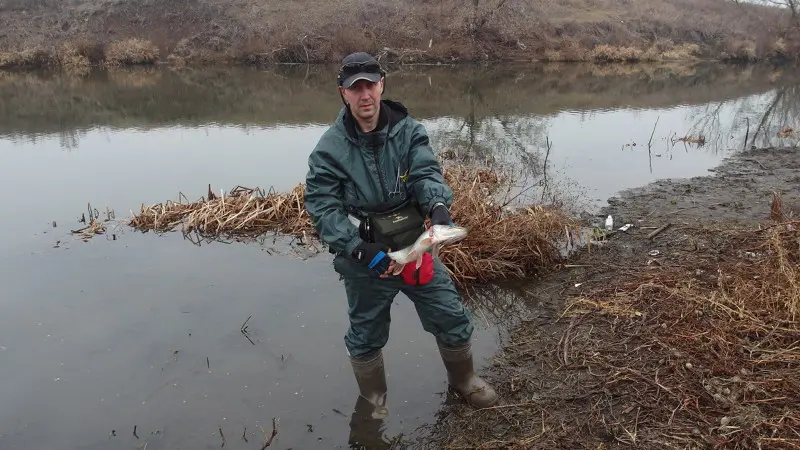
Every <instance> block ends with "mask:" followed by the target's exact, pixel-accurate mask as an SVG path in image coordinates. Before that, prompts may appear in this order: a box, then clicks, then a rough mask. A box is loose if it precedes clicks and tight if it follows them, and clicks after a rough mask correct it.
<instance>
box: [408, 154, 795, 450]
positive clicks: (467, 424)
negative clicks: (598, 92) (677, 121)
mask: <svg viewBox="0 0 800 450" xmlns="http://www.w3.org/2000/svg"><path fill="white" fill-rule="evenodd" d="M796 151H797V150H796V149H794V148H758V149H750V150H746V151H742V152H740V153H737V154H735V155H734V156H731V157H729V158H727V159H726V160H724V161H723V162H722V163H721V164H720V165H718V166H717V167H716V168H714V169H713V170H711V171H710V172H712V173H711V174H709V175H704V176H699V177H694V178H691V179H666V180H660V181H656V182H653V183H650V184H648V185H645V186H641V187H637V188H633V189H628V190H625V191H623V192H622V193H621V194H620V195H619V196H618V197H612V198H611V199H609V201H608V205H607V206H605V207H603V208H601V209H600V211H598V217H597V219H598V220H599V219H601V217H599V216H602V217H605V216H606V215H609V214H610V215H612V216H613V217H614V221H615V225H614V228H615V229H617V228H619V226H622V225H623V224H626V223H632V224H634V227H633V228H632V229H631V230H629V231H627V232H615V233H613V234H612V235H611V236H609V237H608V238H607V239H605V240H601V241H600V242H598V245H594V244H593V245H592V247H591V250H587V249H584V250H582V251H581V252H579V253H578V254H577V255H575V256H573V257H572V258H571V259H570V260H569V261H568V264H566V265H565V267H563V268H561V269H560V270H556V271H554V272H551V273H549V274H548V275H545V276H543V277H541V278H540V279H538V280H535V281H531V283H529V286H527V287H526V289H525V290H526V291H529V292H530V293H531V294H532V299H533V300H534V301H536V302H537V303H538V304H545V305H554V306H552V307H551V308H552V309H551V308H545V310H544V311H535V310H534V311H532V314H533V316H534V317H531V318H524V317H523V318H522V319H521V320H519V321H517V322H516V324H515V325H513V326H511V327H510V330H509V331H508V332H509V335H508V336H509V337H508V338H507V341H506V342H504V343H502V344H501V348H500V350H499V351H498V352H497V354H495V355H494V357H493V360H492V361H491V362H490V363H489V367H487V368H481V369H480V370H479V372H480V373H481V374H482V375H484V376H486V377H487V378H488V380H490V381H491V382H493V383H494V384H495V386H496V389H497V390H498V393H500V394H501V396H502V398H503V401H504V405H503V406H502V408H490V409H487V410H481V411H472V410H470V409H469V408H468V407H465V406H463V405H454V406H446V407H443V410H442V413H441V418H440V419H439V420H438V421H437V422H436V423H435V424H432V425H430V426H427V427H424V428H427V430H426V433H425V434H426V435H425V440H424V442H425V444H421V447H416V446H415V447H414V448H434V447H436V448H515V449H516V448H519V449H522V448H525V449H530V448H598V446H600V448H604V447H606V446H609V445H620V444H625V445H633V444H636V445H638V447H637V448H677V447H681V448H685V446H686V445H690V446H691V445H697V446H703V445H711V444H713V443H715V444H717V445H722V444H723V443H727V444H729V445H732V446H736V445H748V444H749V445H767V443H769V445H778V446H779V447H780V445H779V444H780V443H781V442H785V443H786V445H787V446H789V447H787V448H794V447H795V446H797V445H798V444H800V440H798V439H797V433H798V432H800V421H798V420H796V418H795V419H792V418H789V419H788V420H785V421H784V422H783V423H782V424H781V425H780V426H777V425H776V426H777V428H775V431H773V432H772V433H773V434H772V435H769V434H767V433H769V432H768V430H766V429H765V428H764V426H765V425H764V424H765V423H770V424H774V423H776V422H774V420H776V419H775V417H776V416H775V415H774V414H777V415H778V416H779V415H780V413H779V411H780V410H781V408H783V407H789V405H791V404H793V402H796V401H800V399H799V398H796V395H798V394H800V390H796V388H797V387H798V386H797V384H798V383H797V381H794V382H789V383H788V384H784V385H782V387H781V388H780V390H781V391H782V392H783V393H784V395H785V396H783V397H780V398H778V397H775V396H773V395H771V394H767V395H766V397H764V398H761V397H762V396H761V394H760V392H755V391H753V389H755V388H754V387H753V386H758V385H762V384H764V383H769V381H765V380H773V379H778V378H786V377H791V376H792V375H791V373H794V372H795V371H800V364H797V363H796V362H794V363H793V362H786V363H780V364H777V365H775V364H769V363H761V362H759V361H757V360H751V359H748V358H747V357H746V355H747V353H746V349H747V348H748V345H749V344H748V343H749V342H751V339H758V341H757V342H759V343H760V344H759V345H764V346H765V347H767V348H772V347H771V346H772V345H777V349H780V348H785V347H783V346H784V345H787V344H788V343H787V344H783V343H777V344H773V343H767V341H766V340H764V341H762V340H761V339H765V337H764V335H761V334H760V332H756V331H753V333H757V334H758V336H759V337H758V338H755V337H750V338H748V339H747V340H742V341H741V342H739V341H736V340H735V338H734V337H733V336H736V334H735V333H738V332H739V331H737V330H740V329H741V327H742V326H745V327H747V326H750V325H748V324H749V322H747V321H749V320H754V321H758V323H761V324H762V325H763V326H766V327H778V326H780V324H781V323H784V322H783V319H782V318H781V317H782V315H783V314H788V311H787V309H791V301H794V302H795V303H797V302H798V301H799V300H798V299H797V298H794V297H792V295H794V294H790V297H789V300H788V301H789V302H790V303H789V304H787V305H786V306H782V305H780V304H779V305H773V306H772V307H766V306H763V307H761V308H777V309H770V310H769V311H770V312H764V311H762V310H759V309H745V307H746V306H747V304H748V303H747V302H751V303H753V302H759V301H762V299H763V301H767V300H768V298H764V297H762V296H761V294H757V293H756V291H754V290H753V289H756V287H755V285H754V282H753V280H752V277H750V278H751V279H750V280H749V281H748V279H747V277H745V278H741V279H740V278H736V275H729V276H728V277H727V278H728V279H729V280H731V281H729V283H730V284H734V283H739V284H735V286H737V287H736V288H735V289H738V291H737V290H729V289H725V288H723V287H721V286H717V282H716V281H715V280H716V273H717V271H721V272H720V273H721V274H723V275H724V274H725V273H726V272H727V273H731V274H735V273H737V272H736V270H742V271H743V272H742V273H743V274H745V275H746V274H750V275H752V274H753V273H755V272H753V271H754V270H757V269H755V267H760V266H757V265H753V266H752V267H753V269H737V267H741V266H742V264H748V261H747V257H746V255H750V253H742V252H744V251H745V250H748V248H751V247H753V241H754V240H756V239H759V238H760V236H762V235H764V236H765V235H766V232H768V231H769V230H780V229H781V227H782V225H781V224H787V225H785V227H789V228H787V229H786V230H787V231H782V232H783V233H789V234H790V235H794V234H792V233H795V234H796V233H797V231H795V230H796V228H793V225H792V224H793V223H797V222H796V218H797V216H798V215H799V214H800V185H798V183H797V181H798V177H797V175H796V173H797V169H800V161H798V159H797V157H796V156H797V153H796ZM776 198H777V199H778V200H777V204H778V207H777V208H776V200H775V199H776ZM776 209H777V210H778V212H776ZM781 214H782V218H778V217H777V216H781ZM776 215H777V216H776ZM793 220H795V221H794V222H793ZM590 226H592V225H590ZM593 226H598V225H597V224H594V225H593ZM759 230H765V231H759ZM770 239H777V238H776V237H775V238H770ZM739 242H742V243H741V244H739ZM769 242H772V243H773V244H774V242H776V241H774V240H772V241H769ZM745 243H746V244H745ZM764 245H766V244H764ZM741 247H744V250H742V248H741ZM759 248H763V247H759ZM748 251H751V250H748ZM753 251H754V252H756V253H755V254H756V255H758V254H761V253H760V252H761V251H760V250H752V251H751V252H753ZM779 253H780V252H779ZM768 254H769V253H768ZM742 255H745V256H742ZM791 255H793V253H791V254H790V257H792V258H793V256H791ZM749 264H755V263H754V262H750V263H749ZM764 264H770V262H769V261H768V262H765V263H764ZM746 267H750V266H746ZM769 267H771V266H769ZM748 270H749V272H748ZM758 270H759V272H758V273H759V274H760V273H761V272H760V270H766V271H767V272H765V274H773V272H770V271H769V269H758ZM731 271H733V272H731ZM778 272H780V271H778ZM789 273H790V275H787V276H789V278H788V280H789V281H787V279H786V278H777V279H776V280H777V281H775V280H772V279H770V286H772V287H773V288H782V287H786V288H787V289H789V291H787V292H794V291H792V290H791V289H792V288H791V286H792V284H791V283H794V282H795V281H796V278H795V275H794V272H791V271H790V272H789ZM764 276H767V275H764ZM664 277H666V278H664ZM671 277H676V278H671ZM755 278H756V280H758V279H759V276H756V277H755ZM664 280H666V281H664ZM792 280H794V281H792ZM765 282H766V280H765ZM661 283H666V284H663V285H662V284H661ZM756 283H757V282H756ZM684 286H685V287H684ZM759 286H760V284H759ZM776 286H777V287H776ZM643 289H644V291H643ZM730 289H734V288H730ZM748 289H749V290H748ZM736 292H742V295H744V296H745V297H743V299H742V300H740V302H744V303H739V304H740V305H743V306H740V308H742V309H741V311H742V312H743V313H744V311H748V312H747V313H744V314H748V315H747V316H741V317H739V318H737V317H736V316H734V317H730V318H728V313H727V312H724V311H725V308H727V307H725V308H723V307H721V306H719V307H717V306H714V305H717V304H719V302H725V299H727V298H728V297H734V298H736V297H735V296H736V295H737V294H736ZM748 292H749V294H748ZM759 292H760V291H759ZM781 292H782V291H781ZM667 294H668V295H667ZM690 295H696V297H697V298H696V299H695V298H693V297H691V296H690ZM708 295H710V296H711V297H708ZM773 295H778V294H773ZM665 296H666V297H665ZM715 297H716V298H717V299H718V300H716V301H715V300H713V299H714V298H715ZM709 298H710V299H709ZM781 298H783V297H781ZM792 298H794V300H791V299H792ZM731 301H735V300H731ZM654 302H655V303H654ZM665 302H666V303H665ZM695 302H697V303H695ZM726 304H727V303H726ZM750 307H753V305H750ZM719 308H721V309H719ZM753 308H754V307H753ZM686 310H688V311H696V312H697V319H695V318H693V317H691V316H688V317H687V316H686V315H685V314H686V313H685V311H686ZM692 315H694V314H692ZM670 317H671V318H670ZM742 317H743V318H744V319H743V318H742ZM675 320H677V322H673V321H675ZM695 320H697V321H698V323H697V325H694V323H695V322H694V321H695ZM744 322H747V323H744ZM667 323H669V324H667ZM664 324H667V326H666V327H665V326H664ZM670 324H671V325H670ZM693 327H694V328H693ZM786 327H787V333H788V336H791V334H792V333H794V335H795V337H796V336H797V335H798V334H797V333H800V331H790V330H794V329H795V328H796V327H794V326H792V325H786ZM749 329H752V330H755V329H756V328H749ZM688 330H697V331H696V333H697V335H696V336H692V335H684V334H682V333H687V332H688ZM676 333H677V335H676ZM726 333H727V334H726ZM731 333H733V334H731ZM723 335H724V336H723ZM680 336H685V337H683V338H681V337H680ZM790 339H791V338H790ZM681 346H683V347H681ZM722 348H724V349H725V351H728V352H730V354H728V353H718V352H721V351H722V350H721V349H722ZM764 351H765V352H766V351H767V350H766V348H765V349H764ZM786 351H787V352H790V353H791V352H792V350H791V349H790V350H786ZM620 352H621V353H620ZM741 352H745V353H744V355H745V357H742V356H736V355H739V354H741ZM654 376H655V378H653V377H654ZM731 380H733V381H731ZM712 382H713V385H714V386H716V387H715V388H714V389H717V387H718V390H716V391H715V390H713V389H711V388H710V387H709V383H712ZM742 383H744V384H742ZM744 387H746V389H745V390H744V392H745V393H743V391H742V388H744ZM773 389H775V387H771V388H769V389H768V390H769V391H772V390H773ZM748 390H749V391H748ZM723 391H724V392H723ZM747 392H752V394H747ZM729 394H730V395H729ZM725 396H727V397H725ZM684 401H685V402H690V403H682V402H684ZM598 403H600V404H604V405H605V407H604V408H596V407H595V406H596V405H597V404H598ZM794 404H796V403H794ZM681 405H683V407H681ZM771 418H772V419H771ZM771 420H772V422H770V421H771ZM720 424H721V425H720ZM729 424H732V425H734V426H736V427H740V428H738V429H741V430H742V432H741V433H738V434H737V433H731V434H727V433H726V430H727V428H726V427H727V426H728V425H729ZM686 427H689V428H686ZM634 430H635V431H634ZM737 448H739V447H737ZM776 448H778V447H776ZM780 448H784V447H780Z"/></svg>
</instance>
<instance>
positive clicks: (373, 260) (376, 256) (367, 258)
mask: <svg viewBox="0 0 800 450" xmlns="http://www.w3.org/2000/svg"><path fill="white" fill-rule="evenodd" d="M388 251H389V248H388V247H386V246H385V245H381V244H376V243H372V242H364V243H362V244H361V245H360V246H358V247H356V249H355V251H354V252H353V256H355V258H356V259H357V260H358V261H360V262H361V263H362V264H367V266H368V267H369V268H370V269H371V270H373V271H374V272H375V273H377V274H378V275H382V274H384V273H386V271H387V270H389V264H390V263H391V262H392V258H389V255H387V254H386V252H388Z"/></svg>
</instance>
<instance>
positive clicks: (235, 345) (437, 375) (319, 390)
mask: <svg viewBox="0 0 800 450" xmlns="http://www.w3.org/2000/svg"><path fill="white" fill-rule="evenodd" d="M636 67H639V68H638V69H636V70H634V69H633V68H632V67H630V66H593V65H588V66H585V65H572V66H570V65H555V66H554V65H548V66H519V67H507V68H504V69H502V70H500V69H491V70H490V69H486V68H480V67H469V68H464V67H461V68H450V67H422V68H414V69H402V70H399V69H397V70H393V71H391V73H390V78H389V82H388V84H387V94H388V96H389V97H391V98H393V99H397V100H400V101H402V102H404V103H405V104H406V105H407V106H408V107H409V109H410V111H411V113H412V114H413V115H414V116H415V117H417V118H418V119H420V120H421V121H422V122H423V123H424V124H425V125H426V126H427V127H428V130H429V133H430V135H431V138H432V142H433V145H434V147H435V149H436V151H437V152H441V153H442V154H443V156H444V157H446V158H447V159H448V161H450V160H459V159H474V158H480V159H482V160H494V161H500V162H510V163H512V164H513V165H514V167H516V168H517V169H520V170H521V171H522V172H524V173H526V174H527V175H528V176H529V180H530V181H537V180H542V179H545V180H547V182H546V183H542V185H544V186H547V188H546V189H536V190H532V191H530V192H529V193H530V194H532V195H535V196H536V197H537V199H542V198H545V199H553V198H557V199H568V200H572V201H574V202H576V203H575V204H577V205H580V208H586V209H587V211H590V212H591V211H593V209H594V208H595V207H597V206H599V205H600V204H602V202H604V201H605V200H606V199H607V198H608V197H609V196H612V195H614V194H615V193H616V192H618V191H619V190H620V189H624V188H627V187H634V186H638V185H641V184H645V183H647V182H649V181H651V180H654V179H658V178H665V177H688V176H694V175H703V174H706V173H707V171H708V169H709V168H712V167H714V166H715V165H716V164H718V163H719V162H720V160H721V159H722V158H724V157H725V156H727V155H730V154H732V152H735V151H738V150H739V149H741V148H743V147H745V146H748V145H751V144H753V143H755V144H758V145H765V144H774V145H779V144H793V143H795V140H794V139H793V138H791V137H790V138H778V137H777V132H778V131H779V130H780V129H781V128H782V127H784V126H786V125H790V126H791V125H793V124H795V123H796V122H793V120H794V119H795V118H796V115H797V111H798V109H797V101H796V99H797V98H798V97H799V96H798V95H797V88H796V86H797V81H798V80H797V79H796V77H795V76H794V75H793V73H792V72H791V71H789V70H784V69H781V68H777V67H764V66H760V67H724V66H713V65H711V66H709V65H698V66H692V67H687V66H683V65H656V66H636ZM333 80H334V72H333V69H332V68H327V67H289V68H283V69H279V70H253V69H248V70H244V69H242V70H240V69H236V70H233V69H225V70H222V69H206V70H191V71H170V70H144V71H118V72H98V73H94V74H91V75H90V76H87V77H77V76H69V75H62V74H9V73H4V74H2V75H0V98H2V99H3V101H2V102H0V174H2V176H1V177H0V189H2V192H4V193H5V195H4V208H3V211H4V221H3V224H4V225H3V230H4V233H3V234H2V237H0V252H1V253H0V254H2V256H0V268H2V272H1V273H2V278H0V284H2V286H3V297H2V299H3V314H0V379H2V380H3V383H2V384H0V405H1V406H0V447H2V448H3V449H6V448H8V449H22V448H37V449H56V448H59V449H61V448H76V449H100V448H103V449H105V448H135V447H136V446H141V445H142V444H143V443H144V442H145V441H147V442H148V446H147V448H148V449H162V448H219V446H220V444H221V440H220V437H219V432H218V430H219V428H222V429H223V432H224V434H225V436H226V446H225V447H226V448H254V444H257V443H260V442H262V441H263V438H262V436H261V432H260V431H259V430H258V428H257V427H258V426H259V425H261V426H263V427H264V429H265V430H266V431H267V432H269V431H270V429H271V420H272V418H273V417H279V418H280V431H279V435H278V438H276V441H275V444H273V446H274V447H280V448H287V447H292V448H346V447H347V439H348V433H349V421H350V417H349V416H350V413H351V412H352V409H353V405H354V404H355V400H356V396H357V390H356V385H355V382H354V380H353V376H352V372H351V370H350V367H349V363H348V362H347V359H346V354H345V351H344V345H343V341H342V337H343V335H344V333H345V331H346V327H347V316H346V298H345V295H344V289H343V286H342V285H341V283H340V282H339V280H338V277H337V276H336V274H335V272H334V271H333V268H332V267H331V265H330V258H329V256H328V255H325V254H323V255H319V256H317V257H314V258H311V259H301V258H298V257H292V256H289V255H286V254H270V252H267V251H264V250H265V249H268V248H269V247H272V246H273V244H272V240H271V239H270V240H267V241H265V242H264V243H262V244H259V243H254V244H249V245H245V244H229V245H226V244H223V243H211V244H204V245H200V246H196V245H193V244H191V243H190V242H189V241H187V240H184V239H183V238H182V237H181V235H180V234H179V233H169V234H167V235H164V236H157V235H153V234H152V233H148V234H141V233H137V232H134V231H132V230H130V229H128V228H126V227H124V226H120V227H117V228H114V229H112V230H111V231H112V232H113V233H115V234H116V235H117V239H116V240H112V239H110V237H104V236H100V237H95V238H94V239H92V240H90V241H89V242H82V241H80V240H75V239H74V238H73V237H71V236H70V235H69V230H70V229H75V228H79V227H81V226H83V224H80V223H78V222H77V219H78V218H79V217H80V216H81V214H82V213H85V212H86V211H87V204H89V203H91V205H92V206H93V207H95V208H97V209H98V210H99V211H101V212H105V210H106V207H108V208H111V209H113V210H114V211H115V212H116V215H117V218H118V219H121V218H125V217H127V216H129V215H130V211H131V210H133V211H137V210H138V209H139V207H140V205H141V204H143V203H144V204H150V203H156V202H161V201H164V200H167V199H174V200H176V199H177V198H178V193H179V192H182V193H183V194H185V195H186V196H187V197H188V198H189V199H196V198H199V197H200V196H202V195H205V193H206V191H207V189H208V185H209V184H210V185H211V186H212V188H213V189H215V191H219V190H220V189H225V190H228V189H230V188H232V187H234V186H237V185H243V186H250V187H253V186H261V187H264V188H268V187H270V186H273V187H275V188H276V189H278V190H284V191H285V190H289V189H291V188H292V187H294V186H295V185H296V184H297V183H300V182H302V181H303V177H304V175H305V171H306V169H307V166H306V160H307V157H308V154H309V152H310V151H311V149H312V148H313V146H314V144H315V143H316V141H317V139H318V138H319V137H320V135H321V134H322V133H323V132H324V130H325V129H326V127H327V125H328V124H329V123H330V121H332V120H333V118H334V117H335V115H336V112H337V111H338V109H339V108H340V107H341V100H340V99H339V97H338V95H337V94H336V90H335V85H334V84H333ZM656 122H657V125H656ZM654 126H655V127H654ZM748 126H749V131H748ZM651 135H652V140H651ZM700 135H702V136H703V137H704V138H705V144H704V145H696V144H687V143H683V142H680V141H677V138H679V137H684V136H691V137H697V136H700ZM745 135H747V137H748V141H747V143H746V142H745V139H744V138H745ZM648 141H650V146H648ZM548 142H549V143H550V147H549V151H548ZM634 144H635V145H634ZM445 152H447V153H446V154H445ZM54 221H55V222H56V226H55V227H53V222H54ZM490 297H491V298H490V300H491V299H495V300H497V301H501V302H505V303H503V304H501V306H500V307H498V308H495V307H494V306H492V307H489V308H483V309H479V310H478V311H477V312H476V316H475V324H476V335H475V351H476V356H477V359H478V363H479V364H481V365H482V364H485V363H487V362H488V358H490V357H491V355H492V353H493V352H494V351H495V350H496V348H497V345H498V340H499V338H500V336H501V335H502V332H503V327H502V324H498V321H500V320H501V319H504V318H505V317H502V316H497V315H496V314H497V313H498V311H500V312H502V311H505V310H507V309H518V308H516V306H518V303H519V302H521V301H522V300H520V299H518V298H516V299H515V298H514V297H508V296H504V295H501V293H495V294H492V295H491V296H490ZM513 302H516V304H515V303H513ZM530 303H531V305H532V306H530V308H531V311H532V312H531V313H535V312H536V311H535V310H536V308H537V305H536V304H535V301H533V302H530ZM250 316H252V317H251V318H250V321H249V322H248V329H249V330H250V333H251V334H250V335H251V337H253V338H254V342H255V345H253V344H251V343H250V342H249V341H248V340H247V339H246V338H245V337H244V336H243V335H242V334H241V332H240V327H241V325H242V323H243V322H244V321H245V319H247V318H248V317H250ZM386 361H387V370H388V373H389V380H388V381H389V385H390V395H389V399H390V408H391V411H392V417H391V418H390V420H389V421H388V422H387V424H386V433H387V434H388V435H396V434H398V433H405V434H409V433H412V432H413V430H414V429H415V428H416V427H417V426H419V425H421V424H423V423H425V422H428V421H431V420H434V414H435V412H436V410H437V408H438V407H439V406H440V405H441V402H442V401H443V395H442V394H443V392H444V390H445V383H444V371H443V367H442V364H441V361H440V360H439V359H438V356H437V354H436V348H435V344H434V342H433V339H432V338H431V337H430V336H429V335H427V334H426V333H425V332H424V331H423V330H422V327H421V326H420V324H419V320H418V318H417V317H416V313H415V311H414V308H413V305H412V304H411V303H410V302H409V301H408V299H406V298H405V297H403V296H402V295H400V296H398V298H397V302H396V304H395V305H394V306H393V316H392V330H391V337H390V340H389V344H388V346H387V349H386ZM334 410H336V411H339V412H341V413H342V414H340V413H338V412H336V411H334ZM134 425H135V426H136V427H137V430H138V431H137V433H138V435H139V437H140V439H136V438H135V437H134V436H133V435H132V432H133V427H134ZM245 427H246V428H247V434H246V437H247V438H248V440H249V443H245V442H244V440H243V439H242V438H241V436H242V433H243V431H244V429H245ZM112 430H113V431H114V433H113V435H112ZM259 447H260V445H259Z"/></svg>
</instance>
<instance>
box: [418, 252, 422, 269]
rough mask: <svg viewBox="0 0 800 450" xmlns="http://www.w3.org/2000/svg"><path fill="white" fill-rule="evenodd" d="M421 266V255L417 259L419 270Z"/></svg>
mask: <svg viewBox="0 0 800 450" xmlns="http://www.w3.org/2000/svg"><path fill="white" fill-rule="evenodd" d="M421 266H422V255H419V256H418V257H417V269H419V268H420V267H421Z"/></svg>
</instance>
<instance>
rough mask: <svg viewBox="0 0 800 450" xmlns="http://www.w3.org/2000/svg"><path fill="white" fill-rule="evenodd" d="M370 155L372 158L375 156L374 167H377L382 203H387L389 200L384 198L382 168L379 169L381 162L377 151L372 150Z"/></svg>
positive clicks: (384, 186) (384, 189)
mask: <svg viewBox="0 0 800 450" xmlns="http://www.w3.org/2000/svg"><path fill="white" fill-rule="evenodd" d="M372 154H373V156H375V165H376V166H377V167H378V179H379V180H380V183H381V192H382V196H383V201H384V202H387V201H389V199H388V198H387V197H386V183H385V182H384V180H383V168H382V167H381V161H380V159H379V158H378V151H377V150H375V149H373V150H372Z"/></svg>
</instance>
